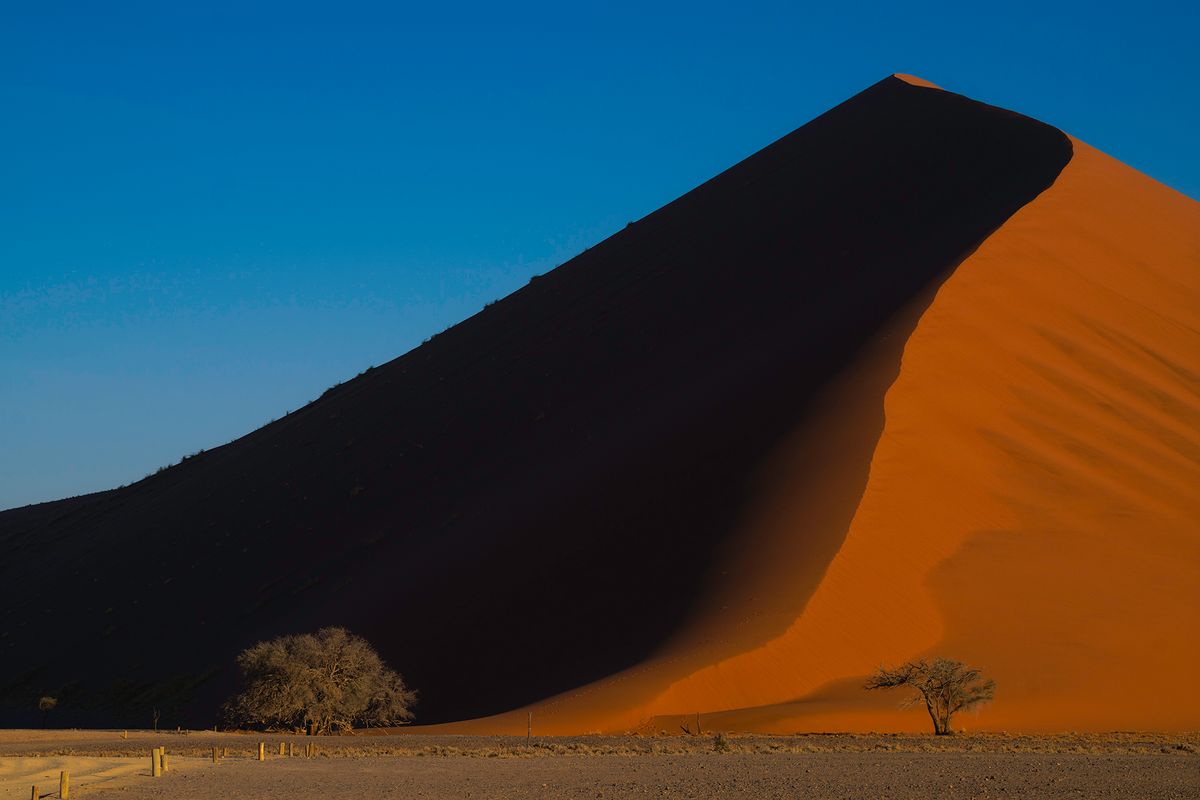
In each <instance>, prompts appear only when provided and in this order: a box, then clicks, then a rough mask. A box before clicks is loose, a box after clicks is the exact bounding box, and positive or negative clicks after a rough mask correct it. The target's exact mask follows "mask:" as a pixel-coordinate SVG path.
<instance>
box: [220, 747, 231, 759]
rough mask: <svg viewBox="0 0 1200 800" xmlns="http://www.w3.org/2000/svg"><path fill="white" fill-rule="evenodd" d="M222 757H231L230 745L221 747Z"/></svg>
mask: <svg viewBox="0 0 1200 800" xmlns="http://www.w3.org/2000/svg"><path fill="white" fill-rule="evenodd" d="M221 758H229V748H228V747H222V748H221Z"/></svg>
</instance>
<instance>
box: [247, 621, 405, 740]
mask: <svg viewBox="0 0 1200 800" xmlns="http://www.w3.org/2000/svg"><path fill="white" fill-rule="evenodd" d="M237 663H238V667H240V668H241V671H242V675H243V678H244V680H245V688H244V689H243V691H242V692H241V693H240V694H238V695H237V696H235V697H234V698H232V699H231V700H230V701H229V702H228V703H226V705H225V718H226V720H227V721H228V722H229V723H230V724H233V725H237V726H242V727H251V728H263V729H266V730H305V731H308V732H310V733H314V734H322V733H331V732H333V731H348V730H350V729H352V728H354V727H355V726H360V727H373V726H380V727H382V726H391V725H402V724H404V723H406V722H409V721H410V720H412V706H413V705H414V704H415V703H416V692H414V691H412V690H411V689H409V688H408V687H407V686H405V684H404V679H403V678H401V677H400V675H399V673H397V672H395V671H394V670H392V669H390V668H389V667H388V666H387V665H386V664H384V662H383V660H382V659H381V658H380V657H379V654H378V653H376V652H375V650H374V649H373V648H372V647H371V645H370V644H369V643H368V642H367V641H366V640H365V639H363V638H362V637H359V636H355V635H353V634H352V633H350V632H349V631H347V630H345V629H344V628H322V629H321V630H319V631H317V632H316V633H315V634H300V635H294V636H280V637H278V638H275V639H271V640H270V641H267V642H259V643H258V644H256V645H254V646H253V647H251V648H249V649H247V650H244V651H243V652H242V653H241V654H240V655H239V656H238V658H237Z"/></svg>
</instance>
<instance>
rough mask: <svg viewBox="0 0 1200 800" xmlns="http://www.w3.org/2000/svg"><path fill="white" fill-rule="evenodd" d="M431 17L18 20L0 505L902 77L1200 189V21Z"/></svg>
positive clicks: (354, 13) (77, 488)
mask: <svg viewBox="0 0 1200 800" xmlns="http://www.w3.org/2000/svg"><path fill="white" fill-rule="evenodd" d="M434 5H436V4H421V6H420V7H414V8H407V7H405V6H404V4H396V3H380V4H356V3H348V2H342V3H336V4H334V3H329V4H323V5H318V4H311V3H303V2H286V3H284V2H280V3H252V2H239V3H220V2H206V3H195V4H185V3H167V2H154V3H121V2H113V3H61V2H54V1H53V0H39V2H26V3H17V2H3V3H0V508H5V507H11V506H17V505H22V504H25V503H30V502H36V501H41V500H49V499H54V498H57V497H62V496H68V495H73V494H79V493H83V492H88V491H94V490H98V489H103V488H108V487H111V486H115V485H118V484H122V483H126V482H130V481H133V480H136V479H138V478H141V477H142V476H143V475H145V474H146V473H148V472H152V471H153V470H154V469H155V468H157V467H158V466H159V465H162V464H166V463H171V462H174V461H177V460H178V459H179V457H180V456H181V455H184V454H185V453H190V452H193V451H195V450H197V449H199V448H202V447H212V446H214V445H218V444H221V443H223V442H226V441H229V440H230V439H233V438H236V437H237V436H239V435H241V434H243V433H246V432H248V431H250V430H252V429H254V428H256V427H258V426H260V425H262V424H263V423H265V422H267V421H268V420H270V419H272V418H274V417H277V416H280V415H281V414H283V413H284V412H285V411H287V410H289V409H295V408H297V407H299V406H301V405H303V404H304V403H305V402H307V401H308V400H310V399H312V398H314V397H316V396H317V395H319V394H320V393H321V392H322V391H323V390H324V389H325V388H326V387H328V386H330V385H332V384H334V383H336V382H338V381H341V380H344V379H346V378H348V377H351V376H353V375H355V374H356V373H358V372H359V371H361V370H363V369H365V368H366V367H367V366H369V365H373V364H379V363H382V362H384V361H387V360H389V359H391V358H393V357H394V356H396V355H399V354H401V353H403V352H405V351H407V350H409V349H411V348H412V347H414V346H415V345H417V344H419V343H420V342H421V341H422V340H423V339H425V338H426V337H428V336H429V335H430V334H432V333H435V332H437V331H440V330H442V329H444V328H446V327H447V326H449V325H451V324H453V323H454V322H456V321H458V320H460V319H463V318H465V317H467V316H469V315H470V314H472V313H474V312H475V311H476V310H478V309H479V308H480V307H481V306H482V305H483V304H484V303H486V302H488V301H490V300H493V299H495V298H497V297H500V296H503V295H505V294H507V293H508V292H510V291H512V290H514V289H516V288H518V287H519V286H521V285H522V284H524V283H525V282H526V281H527V280H528V278H529V276H530V275H533V274H536V273H541V272H545V271H547V270H549V269H551V268H553V267H554V266H555V265H557V264H559V263H561V262H562V261H565V260H566V259H568V258H570V257H571V256H573V255H575V254H576V253H578V252H579V251H580V250H582V249H583V248H584V247H586V246H588V245H590V244H593V243H594V242H596V241H597V240H599V239H601V238H603V237H605V236H607V235H608V234H610V233H612V232H614V231H616V230H617V229H619V228H620V227H622V226H623V225H624V224H625V223H626V222H628V221H630V220H633V219H637V218H638V217H641V216H643V215H645V214H646V213H648V212H650V211H652V210H654V209H655V208H657V207H658V206H660V205H662V204H663V203H665V202H667V201H669V200H671V199H672V198H674V197H676V196H678V195H679V194H681V193H682V192H684V191H686V190H688V189H690V188H691V187H693V186H694V185H696V184H697V183H699V182H701V181H703V180H705V179H707V178H709V177H711V176H712V175H714V174H716V173H717V172H719V171H721V170H722V169H724V168H725V167H727V166H729V165H731V164H733V163H735V162H737V161H738V160H740V159H742V158H743V157H745V156H747V155H749V154H750V153H753V152H754V151H756V150H758V149H759V148H761V147H763V146H764V145H766V144H768V143H770V142H771V141H773V140H774V139H776V138H778V137H779V136H781V135H783V134H785V133H787V132H788V131H790V130H792V129H793V128H795V127H797V126H799V125H801V124H803V123H804V122H806V121H808V120H809V119H811V118H812V117H814V116H816V115H817V114H819V113H821V112H822V111H824V110H825V109H827V108H829V107H831V106H833V105H836V104H837V103H838V102H840V101H841V100H843V99H845V98H847V97H849V96H850V95H852V94H854V93H855V92H857V91H859V90H861V89H863V88H865V87H866V86H868V85H870V84H871V83H874V82H875V81H877V80H879V79H880V78H882V77H884V76H885V75H887V74H889V73H892V72H911V73H914V74H917V75H921V76H922V77H925V78H928V79H929V80H932V81H934V82H935V83H939V84H941V85H942V86H945V87H946V88H948V89H951V90H954V91H958V92H961V93H963V94H967V95H969V96H972V97H975V98H977V99H981V100H985V101H987V102H990V103H993V104H996V105H1001V106H1006V107H1009V108H1012V109H1015V110H1018V111H1021V112H1023V113H1026V114H1029V115H1031V116H1035V117H1037V118H1039V119H1042V120H1045V121H1047V122H1050V123H1052V124H1055V125H1058V126H1059V127H1061V128H1063V129H1064V130H1067V131H1068V132H1070V133H1072V134H1074V135H1076V136H1078V137H1080V138H1082V139H1084V140H1085V141H1088V142H1089V143H1090V144H1093V145H1095V146H1097V147H1099V148H1100V149H1102V150H1105V151H1106V152H1108V153H1110V154H1112V155H1114V156H1116V157H1117V158H1120V159H1121V160H1123V161H1125V162H1127V163H1129V164H1131V165H1133V166H1134V167H1137V168H1138V169H1140V170H1142V171H1144V172H1146V173H1148V174H1150V175H1151V176H1153V177H1155V178H1157V179H1159V180H1161V181H1163V182H1165V183H1167V184H1168V185H1170V186H1173V187H1175V188H1176V189H1179V190H1180V191H1183V192H1185V193H1187V194H1189V195H1191V196H1192V197H1198V196H1200V159H1198V158H1197V155H1196V146H1195V142H1196V141H1198V140H1200V135H1198V128H1200V91H1198V90H1197V88H1196V82H1197V79H1198V78H1200V56H1198V55H1197V51H1198V49H1200V48H1197V47H1196V43H1195V36H1196V32H1197V31H1198V30H1200V11H1197V5H1198V4H1195V3H1184V2H1176V3H1155V2H1143V3H1138V4H1127V8H1126V9H1125V10H1120V11H1118V10H1115V9H1113V8H1111V7H1110V6H1113V5H1115V4H1103V3H1087V4H1084V3H1057V4H1054V3H1036V4H1034V3H1006V4H989V5H988V6H987V10H980V6H979V5H978V4H972V3H961V2H956V3H942V4H922V3H915V4H914V3H904V4H878V5H870V4H862V5H858V6H856V7H854V8H853V9H851V10H847V11H840V10H834V9H833V7H832V5H831V6H829V7H826V8H811V7H806V6H807V4H802V3H778V4H771V3H754V2H739V3H726V4H708V3H703V2H690V3H672V4H654V3H637V4H633V3H629V4H595V5H589V4H574V3H561V2H557V3H546V4H521V3H513V4H503V5H501V4H494V5H473V4H459V5H441V6H439V7H438V8H437V9H433V8H432V6H434ZM838 5H839V6H840V5H841V4H838Z"/></svg>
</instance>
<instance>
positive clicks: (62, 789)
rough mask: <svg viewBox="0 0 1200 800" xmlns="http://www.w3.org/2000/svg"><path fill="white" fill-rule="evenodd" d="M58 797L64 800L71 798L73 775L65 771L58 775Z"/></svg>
mask: <svg viewBox="0 0 1200 800" xmlns="http://www.w3.org/2000/svg"><path fill="white" fill-rule="evenodd" d="M58 796H59V797H60V798H62V800H67V799H68V798H69V797H70V796H71V773H69V772H67V771H66V770H65V769H64V770H62V771H61V772H59V773H58Z"/></svg>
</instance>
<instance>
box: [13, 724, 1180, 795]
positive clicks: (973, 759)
mask: <svg viewBox="0 0 1200 800" xmlns="http://www.w3.org/2000/svg"><path fill="white" fill-rule="evenodd" d="M260 740H263V741H266V742H267V745H268V749H269V751H270V752H271V755H270V756H269V757H268V759H267V761H266V763H260V762H258V761H257V760H256V759H255V758H254V756H253V754H254V753H255V751H256V749H257V743H258V741H260ZM721 741H722V742H723V743H722V744H718V740H717V739H716V738H714V737H712V736H696V737H682V736H677V737H670V738H660V737H636V736H634V737H554V738H545V739H534V740H533V741H532V742H531V745H529V746H527V745H526V744H525V741H524V740H523V739H521V738H519V737H482V736H419V735H392V736H378V737H374V736H372V737H320V738H317V739H305V738H304V737H291V736H279V735H254V734H251V735H239V734H219V733H211V732H209V733H191V734H189V735H186V736H183V735H164V734H153V733H150V732H130V733H129V738H128V739H124V738H122V737H121V733H120V732H118V731H44V732H43V731H5V732H2V733H0V800H4V798H10V797H11V798H27V797H29V787H30V785H31V784H32V783H33V781H34V780H36V781H37V783H38V786H39V793H40V794H41V795H47V794H56V793H57V788H58V770H60V769H64V768H65V769H69V770H70V771H71V776H72V780H71V785H72V792H73V793H74V794H75V795H76V796H80V797H83V796H88V797H90V796H102V797H112V798H118V797H119V798H139V797H147V798H150V797H153V798H174V797H178V798H223V797H239V798H294V797H349V796H354V795H362V796H374V797H424V798H460V797H471V798H524V797H530V798H583V797H587V798H596V797H608V798H623V797H706V798H707V797H715V798H726V797H747V798H749V797H754V798H774V797H780V798H783V797H806V798H859V797H861V798H867V797H871V798H926V797H928V796H930V794H934V793H936V794H938V795H941V796H949V797H955V796H961V797H1039V798H1041V797H1045V798H1057V797H1080V796H1084V797H1096V798H1108V797H1112V798H1124V797H1128V798H1147V797H1154V798H1200V755H1197V752H1198V751H1200V735H1196V734H1186V735H1182V736H1180V735H1158V734H1103V735H1088V734H1069V735H1057V736H1018V735H981V736H958V737H951V738H942V739H937V738H934V737H931V736H910V735H840V736H839V735H806V736H784V737H764V736H730V737H728V738H724V739H722V740H721ZM280 742H285V743H290V744H294V745H295V746H296V749H295V752H296V753H297V755H296V756H294V757H281V756H279V755H278V746H279V743H280ZM308 742H316V743H317V745H318V748H319V755H318V757H317V758H315V759H312V760H309V759H305V758H303V757H302V756H301V755H300V753H302V752H303V746H304V744H306V743H308ZM159 744H161V745H163V746H165V747H166V748H167V752H168V753H170V754H171V755H172V759H171V770H170V772H169V773H168V774H167V775H165V776H163V777H161V778H157V779H155V778H151V777H150V776H149V770H148V764H147V757H146V755H144V753H145V752H148V751H149V749H150V748H151V747H153V746H156V745H159ZM214 745H215V746H217V747H221V748H227V749H228V752H229V756H228V757H227V758H224V759H223V760H222V761H221V763H219V764H216V765H214V764H212V763H211V758H210V757H208V755H207V754H209V753H211V748H212V747H213V746H214ZM718 748H720V749H718Z"/></svg>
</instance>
